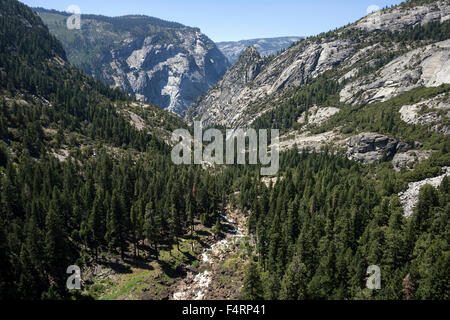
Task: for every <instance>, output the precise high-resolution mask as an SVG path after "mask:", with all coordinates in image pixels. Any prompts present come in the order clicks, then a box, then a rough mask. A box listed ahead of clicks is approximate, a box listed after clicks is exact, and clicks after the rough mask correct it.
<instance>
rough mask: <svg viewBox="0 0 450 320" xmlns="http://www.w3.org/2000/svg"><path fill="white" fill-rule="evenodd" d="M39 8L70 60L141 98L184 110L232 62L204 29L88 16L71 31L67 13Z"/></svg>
mask: <svg viewBox="0 0 450 320" xmlns="http://www.w3.org/2000/svg"><path fill="white" fill-rule="evenodd" d="M38 13H39V15H40V17H41V18H42V20H43V21H44V22H45V23H46V24H47V26H48V28H49V30H50V31H51V33H53V34H54V35H55V36H56V37H57V38H58V40H60V41H61V43H62V44H63V46H64V49H65V50H66V52H67V55H68V58H69V60H70V62H72V63H73V64H74V65H76V66H78V67H80V68H81V69H82V70H83V71H85V72H86V73H87V74H90V75H92V76H93V77H94V78H96V79H98V80H101V81H103V82H105V83H107V84H109V85H111V86H114V87H119V88H121V89H124V90H125V91H127V92H129V93H130V94H132V95H135V96H136V97H137V98H138V99H140V100H142V101H145V102H150V103H153V104H156V105H158V106H159V107H161V108H163V109H168V110H169V111H172V112H174V113H178V114H181V113H182V112H183V111H184V110H185V109H186V108H187V107H188V106H189V105H190V104H191V103H192V101H193V100H194V99H195V98H197V97H198V96H200V95H202V94H205V93H206V92H207V91H208V89H209V88H210V87H211V86H212V85H214V84H215V83H216V82H217V81H219V80H220V79H221V78H222V76H223V75H224V74H225V72H226V70H227V68H228V67H229V62H228V60H227V59H226V58H225V56H224V55H223V54H222V52H220V50H219V49H218V48H217V46H216V45H215V44H214V42H213V41H211V40H210V39H209V38H208V37H207V36H205V35H204V34H202V33H201V32H200V30H199V29H197V28H191V27H186V26H184V25H181V24H179V23H174V22H168V21H163V20H160V19H157V18H152V17H147V16H123V17H115V18H110V17H104V16H94V15H88V16H85V15H83V16H82V18H81V20H82V25H81V30H71V32H69V33H68V32H67V28H66V24H65V20H66V19H67V14H65V13H63V12H57V11H48V10H45V9H39V10H38Z"/></svg>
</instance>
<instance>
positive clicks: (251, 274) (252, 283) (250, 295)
mask: <svg viewBox="0 0 450 320" xmlns="http://www.w3.org/2000/svg"><path fill="white" fill-rule="evenodd" d="M241 295H242V299H244V300H262V299H263V295H264V291H263V286H262V281H261V275H260V272H259V269H258V265H257V264H256V263H254V262H250V263H249V264H248V266H247V268H246V273H245V278H244V284H243V288H242V293H241Z"/></svg>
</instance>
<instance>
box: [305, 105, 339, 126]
mask: <svg viewBox="0 0 450 320" xmlns="http://www.w3.org/2000/svg"><path fill="white" fill-rule="evenodd" d="M340 111H341V109H339V108H335V107H322V108H320V107H318V106H313V107H312V108H311V109H309V110H308V111H307V112H303V114H302V115H301V117H300V118H299V119H298V120H297V122H298V123H300V124H312V125H319V124H322V123H324V122H326V121H327V120H328V119H329V118H330V117H332V116H333V115H335V114H336V113H339V112H340Z"/></svg>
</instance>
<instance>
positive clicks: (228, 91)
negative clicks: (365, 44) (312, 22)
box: [188, 39, 355, 127]
mask: <svg viewBox="0 0 450 320" xmlns="http://www.w3.org/2000/svg"><path fill="white" fill-rule="evenodd" d="M251 50H252V52H253V53H252V54H251V56H252V57H253V58H252V59H250V60H248V58H247V56H248V55H249V54H250V52H249V51H248V50H247V51H246V52H244V54H243V55H242V56H241V57H240V58H239V59H238V61H237V62H236V63H235V65H234V66H233V67H232V68H230V69H229V70H228V72H227V74H226V75H225V76H224V78H223V79H222V80H221V81H220V82H219V83H218V84H217V86H215V87H213V88H211V89H210V90H209V92H208V93H207V94H206V95H205V96H203V97H201V98H200V99H199V100H198V101H197V102H196V103H194V104H193V105H192V106H191V108H190V110H189V112H188V117H189V116H191V117H194V118H195V117H201V119H202V120H203V123H204V125H206V126H208V125H211V124H220V125H224V126H230V127H237V126H240V125H247V124H248V123H250V122H251V121H252V120H253V119H254V117H252V116H250V117H247V114H246V112H247V111H248V109H249V108H250V107H251V106H252V105H253V104H255V103H257V102H260V101H263V100H269V99H270V100H271V101H275V100H276V99H277V97H279V96H280V95H281V94H282V93H284V92H286V91H287V90H289V89H291V88H294V87H298V86H300V85H303V84H304V83H305V82H306V81H307V80H308V79H311V78H314V77H317V76H319V75H321V74H322V73H323V72H325V71H327V70H330V69H332V68H333V67H335V66H336V65H339V64H340V63H341V62H342V61H344V60H345V59H347V58H348V57H350V56H351V55H352V54H353V53H354V51H355V47H354V43H353V41H352V40H349V39H324V40H323V41H306V40H305V41H301V42H300V43H299V44H297V45H296V46H294V47H291V48H289V49H288V50H286V51H285V52H283V53H281V54H280V55H278V56H277V57H276V58H275V59H269V60H266V59H261V58H260V57H259V54H258V56H256V54H257V50H256V49H255V48H253V49H251ZM241 58H242V59H241ZM249 63H253V64H254V67H253V69H254V70H255V72H254V73H252V76H253V79H252V80H250V81H248V80H249V79H248V77H247V75H246V73H245V72H244V73H243V72H242V70H241V68H242V66H244V65H245V68H246V69H249V68H250V69H251V68H252V67H250V65H249ZM256 71H258V72H257V73H256ZM231 79H234V80H235V81H234V82H233V81H230V80H231ZM253 116H254V115H253Z"/></svg>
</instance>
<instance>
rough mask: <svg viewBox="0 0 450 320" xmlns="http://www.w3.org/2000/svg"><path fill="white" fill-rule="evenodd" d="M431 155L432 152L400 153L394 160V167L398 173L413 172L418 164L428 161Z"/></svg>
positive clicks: (414, 151) (412, 151) (411, 151)
mask: <svg viewBox="0 0 450 320" xmlns="http://www.w3.org/2000/svg"><path fill="white" fill-rule="evenodd" d="M431 153H432V151H431V150H409V151H407V152H399V153H397V154H396V155H395V156H394V159H392V165H393V167H394V169H395V170H396V171H401V170H402V169H406V170H411V169H413V168H414V166H415V165H416V164H417V163H419V162H421V161H423V160H426V159H428V158H429V157H430V155H431Z"/></svg>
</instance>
